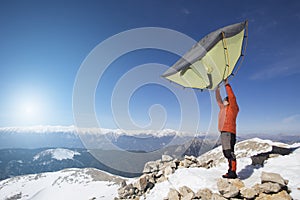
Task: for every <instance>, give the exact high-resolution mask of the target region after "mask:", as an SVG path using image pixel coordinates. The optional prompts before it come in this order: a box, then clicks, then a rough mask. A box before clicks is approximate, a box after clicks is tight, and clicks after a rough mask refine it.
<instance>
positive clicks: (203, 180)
mask: <svg viewBox="0 0 300 200" xmlns="http://www.w3.org/2000/svg"><path fill="white" fill-rule="evenodd" d="M252 141H255V140H252ZM256 141H257V142H266V143H268V144H270V145H272V144H273V145H275V144H277V145H278V143H273V142H271V141H265V140H260V139H259V140H256ZM280 144H282V143H280ZM284 146H285V147H290V148H299V147H300V144H299V143H297V144H294V145H286V144H284ZM212 151H214V152H216V151H217V150H216V149H214V150H212ZM251 162H252V161H251V158H250V157H243V158H239V159H237V163H238V172H237V173H238V176H239V178H240V179H241V180H242V181H243V182H244V183H245V186H246V187H252V186H254V185H255V184H256V183H260V176H261V173H262V171H265V172H273V173H278V174H280V175H281V176H282V177H283V178H284V179H287V180H289V183H288V187H289V189H291V191H292V192H291V196H292V197H293V198H294V199H300V190H299V189H298V188H299V187H300V179H299V174H300V148H299V149H296V150H295V151H294V152H293V153H292V154H290V155H286V156H279V157H274V158H269V159H268V160H267V161H266V163H265V165H264V167H261V168H258V167H255V166H252V165H251ZM226 171H227V163H224V162H222V163H220V164H219V165H217V166H216V167H213V168H210V169H205V168H184V169H179V170H176V171H175V173H174V174H171V175H170V176H169V177H168V181H165V182H162V183H159V184H156V185H155V187H154V188H153V189H152V190H151V192H150V193H149V194H147V195H146V199H147V200H156V199H164V198H165V197H167V194H168V192H169V189H170V188H175V189H179V188H180V187H182V186H188V187H189V188H191V189H192V190H193V191H194V192H197V191H198V190H199V189H204V188H209V189H211V190H212V191H213V192H218V190H217V179H219V178H220V177H221V176H222V174H224V173H225V172H226ZM142 199H143V198H142Z"/></svg>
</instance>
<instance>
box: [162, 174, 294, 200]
mask: <svg viewBox="0 0 300 200" xmlns="http://www.w3.org/2000/svg"><path fill="white" fill-rule="evenodd" d="M217 186H218V190H219V194H218V193H213V192H212V191H211V190H210V189H207V188H206V189H200V190H198V191H197V192H196V193H194V192H193V191H192V190H191V189H190V188H188V187H186V186H184V187H181V188H179V190H178V191H177V190H175V189H171V190H170V191H169V193H168V196H167V197H166V198H165V200H173V197H174V194H176V195H175V196H176V198H177V199H178V198H179V199H180V200H183V199H184V200H192V199H193V200H196V199H201V200H211V199H213V200H226V199H231V200H233V199H235V200H237V199H243V200H250V199H254V200H268V199H270V200H271V199H278V200H279V199H280V200H291V199H292V198H291V196H290V195H289V191H288V187H287V181H286V180H284V179H283V178H282V177H281V176H280V175H279V174H275V173H267V172H262V176H261V184H256V185H254V186H253V187H251V188H247V187H245V185H244V183H243V182H242V181H241V180H239V179H221V178H220V179H218V181H217Z"/></svg>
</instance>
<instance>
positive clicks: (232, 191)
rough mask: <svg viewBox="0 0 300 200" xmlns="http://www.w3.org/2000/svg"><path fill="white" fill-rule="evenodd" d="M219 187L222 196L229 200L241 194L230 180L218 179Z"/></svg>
mask: <svg viewBox="0 0 300 200" xmlns="http://www.w3.org/2000/svg"><path fill="white" fill-rule="evenodd" d="M217 186H218V190H219V192H220V194H221V195H223V197H225V198H228V199H229V198H233V197H236V196H237V195H238V194H239V192H240V191H239V189H238V188H237V187H236V186H235V185H233V184H232V183H231V182H230V180H229V179H222V178H220V179H218V181H217Z"/></svg>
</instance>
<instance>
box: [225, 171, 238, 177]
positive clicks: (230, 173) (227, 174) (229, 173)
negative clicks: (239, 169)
mask: <svg viewBox="0 0 300 200" xmlns="http://www.w3.org/2000/svg"><path fill="white" fill-rule="evenodd" d="M222 177H223V178H230V179H235V178H237V175H236V173H235V171H229V172H228V173H226V174H224V175H222Z"/></svg>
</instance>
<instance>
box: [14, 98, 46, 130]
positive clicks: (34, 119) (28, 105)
mask: <svg viewBox="0 0 300 200" xmlns="http://www.w3.org/2000/svg"><path fill="white" fill-rule="evenodd" d="M41 109H42V106H41V104H40V103H39V102H38V101H36V100H27V101H25V102H22V103H21V104H20V105H19V109H18V111H17V116H18V121H19V123H20V124H24V125H26V124H30V125H32V124H38V123H39V122H40V121H41V119H42V118H43V116H42V110H41Z"/></svg>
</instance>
